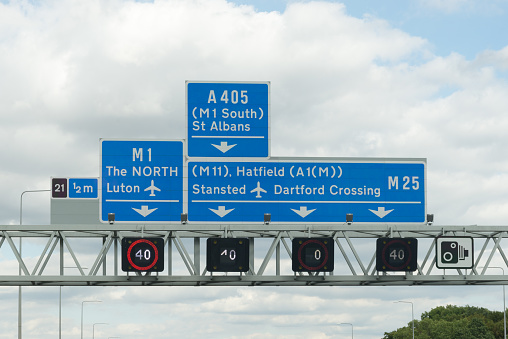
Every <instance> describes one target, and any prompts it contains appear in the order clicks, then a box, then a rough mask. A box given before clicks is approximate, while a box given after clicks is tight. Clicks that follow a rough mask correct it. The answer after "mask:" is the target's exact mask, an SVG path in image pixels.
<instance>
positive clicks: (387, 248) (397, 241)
mask: <svg viewBox="0 0 508 339" xmlns="http://www.w3.org/2000/svg"><path fill="white" fill-rule="evenodd" d="M417 252H418V241H417V239H416V238H379V239H377V242H376V269H377V270H378V271H407V272H409V271H416V269H417V254H418V253H417Z"/></svg>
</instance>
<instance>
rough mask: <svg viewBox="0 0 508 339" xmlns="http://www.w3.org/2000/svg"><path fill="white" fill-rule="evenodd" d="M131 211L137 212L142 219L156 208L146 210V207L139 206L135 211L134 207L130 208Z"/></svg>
mask: <svg viewBox="0 0 508 339" xmlns="http://www.w3.org/2000/svg"><path fill="white" fill-rule="evenodd" d="M132 209H133V210H134V211H136V212H138V213H139V214H141V215H142V216H143V217H146V216H147V215H149V214H150V213H152V212H153V211H155V210H156V209H157V208H152V209H148V206H146V205H143V206H141V209H137V208H134V207H132Z"/></svg>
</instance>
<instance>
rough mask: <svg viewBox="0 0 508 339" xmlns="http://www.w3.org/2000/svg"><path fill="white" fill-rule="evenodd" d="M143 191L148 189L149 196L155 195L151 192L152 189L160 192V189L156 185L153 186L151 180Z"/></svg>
mask: <svg viewBox="0 0 508 339" xmlns="http://www.w3.org/2000/svg"><path fill="white" fill-rule="evenodd" d="M145 191H150V196H151V197H155V193H153V192H154V191H159V192H160V189H159V188H158V187H155V185H154V184H153V180H152V184H151V185H150V186H148V187H147V188H145Z"/></svg>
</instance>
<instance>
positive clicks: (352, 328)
mask: <svg viewBox="0 0 508 339" xmlns="http://www.w3.org/2000/svg"><path fill="white" fill-rule="evenodd" d="M339 325H351V339H353V324H351V323H340V324H339Z"/></svg>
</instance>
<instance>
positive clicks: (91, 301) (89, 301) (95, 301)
mask: <svg viewBox="0 0 508 339" xmlns="http://www.w3.org/2000/svg"><path fill="white" fill-rule="evenodd" d="M101 302H102V300H83V301H82V302H81V339H83V306H84V304H85V303H101Z"/></svg>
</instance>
